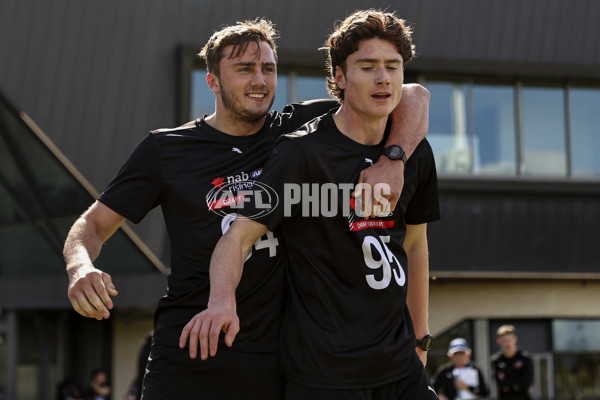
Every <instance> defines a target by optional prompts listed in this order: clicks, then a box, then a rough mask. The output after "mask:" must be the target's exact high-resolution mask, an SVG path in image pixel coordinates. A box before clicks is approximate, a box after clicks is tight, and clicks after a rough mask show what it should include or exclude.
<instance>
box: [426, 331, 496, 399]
mask: <svg viewBox="0 0 600 400" xmlns="http://www.w3.org/2000/svg"><path fill="white" fill-rule="evenodd" d="M471 355H472V352H471V348H470V347H469V344H468V343H467V341H466V340H465V339H463V338H456V339H453V340H452V341H451V342H450V346H449V347H448V358H449V359H450V361H449V362H448V363H446V364H444V365H442V366H440V367H439V368H438V370H437V371H436V373H435V375H434V377H433V388H434V389H435V391H436V392H437V394H438V397H439V398H440V400H455V399H461V400H462V399H481V398H484V397H485V396H487V394H488V393H489V392H488V388H487V386H486V384H485V380H484V378H483V374H482V373H481V370H480V369H479V368H478V367H476V366H475V365H474V364H473V361H472V360H471Z"/></svg>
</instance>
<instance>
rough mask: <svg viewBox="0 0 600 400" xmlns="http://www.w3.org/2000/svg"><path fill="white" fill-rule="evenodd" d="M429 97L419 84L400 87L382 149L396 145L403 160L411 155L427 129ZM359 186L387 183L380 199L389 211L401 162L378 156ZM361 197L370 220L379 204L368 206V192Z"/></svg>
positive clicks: (399, 186)
mask: <svg viewBox="0 0 600 400" xmlns="http://www.w3.org/2000/svg"><path fill="white" fill-rule="evenodd" d="M429 97H430V94H429V91H428V90H427V89H425V88H424V87H423V86H421V85H418V84H405V85H403V86H402V100H401V101H400V104H398V106H397V107H396V108H395V109H394V111H393V112H392V114H391V115H390V117H391V129H390V133H389V135H388V139H387V142H386V146H389V145H392V144H398V145H400V146H401V147H402V148H403V149H404V151H405V152H406V157H407V158H408V157H410V156H411V155H412V153H413V152H414V151H415V149H416V148H417V146H418V145H419V143H420V142H421V141H422V140H423V139H424V138H425V136H426V135H427V130H428V129H429ZM359 183H367V184H370V185H371V187H374V186H375V184H377V183H386V184H388V185H389V187H390V193H389V194H384V195H383V197H384V198H385V199H387V200H388V202H389V210H388V211H393V210H394V209H395V208H396V204H397V203H398V200H399V199H400V194H401V193H402V188H403V187H404V163H403V162H402V161H400V160H395V161H393V160H390V159H389V158H388V157H384V156H382V157H379V160H378V161H377V162H376V163H375V164H374V165H373V166H371V167H369V168H366V169H364V170H363V171H362V172H361V175H360V178H359ZM358 195H359V194H358V193H356V194H355V196H358ZM361 195H363V196H365V199H364V201H365V202H364V204H372V206H373V207H372V208H373V213H372V214H371V216H372V217H374V216H375V215H376V210H377V209H378V206H379V207H381V206H383V205H380V204H379V202H378V201H376V200H372V203H370V202H369V200H370V199H368V198H367V197H366V196H368V195H370V194H369V193H362V194H361ZM384 208H385V207H384Z"/></svg>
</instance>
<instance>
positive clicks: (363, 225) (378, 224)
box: [350, 219, 394, 231]
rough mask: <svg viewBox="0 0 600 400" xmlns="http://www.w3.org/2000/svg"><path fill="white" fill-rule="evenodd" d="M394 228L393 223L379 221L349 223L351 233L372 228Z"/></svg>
mask: <svg viewBox="0 0 600 400" xmlns="http://www.w3.org/2000/svg"><path fill="white" fill-rule="evenodd" d="M393 226H394V221H393V220H392V221H382V220H379V219H367V220H364V221H358V222H351V223H350V230H351V231H362V230H363V229H367V228H373V229H390V228H392V227H393Z"/></svg>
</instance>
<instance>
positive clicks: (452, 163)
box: [425, 82, 472, 173]
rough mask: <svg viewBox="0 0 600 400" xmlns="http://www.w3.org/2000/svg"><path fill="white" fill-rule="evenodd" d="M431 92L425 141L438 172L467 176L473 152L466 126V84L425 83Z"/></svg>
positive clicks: (470, 169) (470, 168)
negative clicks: (429, 147)
mask: <svg viewBox="0 0 600 400" xmlns="http://www.w3.org/2000/svg"><path fill="white" fill-rule="evenodd" d="M425 86H426V87H427V89H429V91H430V93H431V102H430V105H429V133H428V134H427V139H428V140H429V142H430V143H431V147H432V148H433V152H434V154H435V162H436V166H437V171H438V173H470V172H471V171H472V151H471V144H470V140H469V137H468V127H467V121H468V119H467V99H466V97H467V90H466V85H465V84H460V83H451V82H427V83H426V84H425Z"/></svg>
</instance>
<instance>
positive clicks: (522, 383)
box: [492, 350, 533, 400]
mask: <svg viewBox="0 0 600 400" xmlns="http://www.w3.org/2000/svg"><path fill="white" fill-rule="evenodd" d="M492 365H493V367H494V374H495V377H496V384H497V387H498V394H499V395H500V398H501V399H515V400H519V399H530V397H529V392H528V390H529V387H530V386H531V385H532V384H533V362H532V360H531V357H530V355H529V353H527V352H526V351H522V350H517V353H516V354H515V355H514V356H513V357H511V358H508V357H506V356H505V355H504V354H503V353H502V352H499V353H497V354H496V355H494V357H493V358H492Z"/></svg>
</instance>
